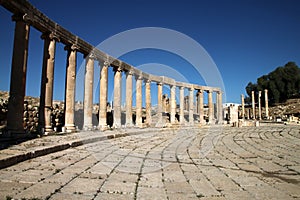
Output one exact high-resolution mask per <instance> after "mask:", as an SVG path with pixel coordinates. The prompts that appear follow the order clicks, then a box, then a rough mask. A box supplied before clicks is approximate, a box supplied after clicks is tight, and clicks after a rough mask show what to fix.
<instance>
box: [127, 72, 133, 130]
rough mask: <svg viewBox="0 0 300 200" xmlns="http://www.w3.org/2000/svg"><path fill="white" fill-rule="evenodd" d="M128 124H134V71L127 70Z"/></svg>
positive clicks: (128, 125)
mask: <svg viewBox="0 0 300 200" xmlns="http://www.w3.org/2000/svg"><path fill="white" fill-rule="evenodd" d="M126 126H127V127H130V126H132V72H130V71H128V72H126Z"/></svg>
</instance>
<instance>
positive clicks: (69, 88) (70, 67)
mask: <svg viewBox="0 0 300 200" xmlns="http://www.w3.org/2000/svg"><path fill="white" fill-rule="evenodd" d="M65 50H67V51H68V56H67V72H66V91H65V128H66V132H73V131H75V130H76V127H75V123H74V114H75V84H76V59H77V46H76V45H72V46H71V45H68V46H66V47H65Z"/></svg>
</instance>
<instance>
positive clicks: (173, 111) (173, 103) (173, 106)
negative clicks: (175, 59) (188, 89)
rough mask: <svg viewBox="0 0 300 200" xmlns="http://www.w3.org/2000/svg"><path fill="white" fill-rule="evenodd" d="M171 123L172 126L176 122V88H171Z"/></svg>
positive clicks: (173, 86)
mask: <svg viewBox="0 0 300 200" xmlns="http://www.w3.org/2000/svg"><path fill="white" fill-rule="evenodd" d="M170 93H171V94H170V96H171V97H170V122H171V124H174V123H175V122H176V118H175V115H176V98H175V97H176V86H175V85H172V86H171V92H170Z"/></svg>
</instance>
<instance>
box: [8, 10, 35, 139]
mask: <svg viewBox="0 0 300 200" xmlns="http://www.w3.org/2000/svg"><path fill="white" fill-rule="evenodd" d="M13 20H14V21H16V25H15V36H14V49H13V55H12V64H11V77H10V90H9V100H8V113H7V129H8V133H9V134H11V133H24V127H23V112H24V96H25V88H26V71H27V57H28V40H29V31H30V26H29V25H28V24H26V23H25V22H24V21H23V20H22V16H16V15H14V16H13Z"/></svg>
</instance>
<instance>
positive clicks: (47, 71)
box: [39, 33, 58, 134]
mask: <svg viewBox="0 0 300 200" xmlns="http://www.w3.org/2000/svg"><path fill="white" fill-rule="evenodd" d="M42 39H44V55H43V68H42V81H41V94H40V110H39V127H40V129H44V133H45V134H48V133H51V132H53V127H52V124H51V111H52V106H53V105H52V102H53V79H54V60H55V47H56V40H58V38H57V37H56V36H55V35H54V34H52V33H51V34H49V33H47V34H43V35H42Z"/></svg>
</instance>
